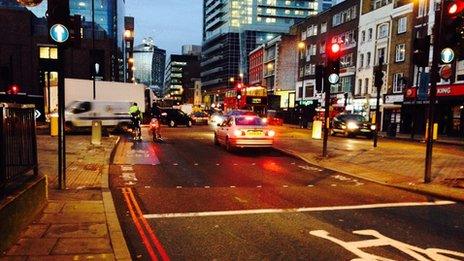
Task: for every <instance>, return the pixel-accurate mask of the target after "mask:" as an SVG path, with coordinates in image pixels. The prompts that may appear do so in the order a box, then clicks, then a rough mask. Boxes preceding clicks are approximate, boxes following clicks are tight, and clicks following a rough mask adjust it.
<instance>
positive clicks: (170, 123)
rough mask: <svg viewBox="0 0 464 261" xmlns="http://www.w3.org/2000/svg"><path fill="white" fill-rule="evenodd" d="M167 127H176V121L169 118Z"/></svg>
mask: <svg viewBox="0 0 464 261" xmlns="http://www.w3.org/2000/svg"><path fill="white" fill-rule="evenodd" d="M169 127H171V128H174V127H176V122H175V121H173V120H171V121H170V122H169Z"/></svg>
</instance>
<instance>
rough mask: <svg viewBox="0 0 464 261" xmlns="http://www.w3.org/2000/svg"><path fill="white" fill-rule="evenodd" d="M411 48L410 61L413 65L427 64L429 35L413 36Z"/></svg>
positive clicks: (425, 65)
mask: <svg viewBox="0 0 464 261" xmlns="http://www.w3.org/2000/svg"><path fill="white" fill-rule="evenodd" d="M413 48H414V52H413V54H412V61H413V63H414V65H416V66H418V67H427V66H429V53H430V36H429V35H427V36H425V37H421V38H415V39H414V43H413Z"/></svg>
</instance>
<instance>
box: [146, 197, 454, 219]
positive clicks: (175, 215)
mask: <svg viewBox="0 0 464 261" xmlns="http://www.w3.org/2000/svg"><path fill="white" fill-rule="evenodd" d="M452 204H456V202H454V201H444V200H443V201H434V202H401V203H381V204H367V205H351V206H330V207H309V208H291V209H248V210H228V211H209V212H186V213H163V214H146V215H143V216H144V217H145V218H146V219H160V218H187V217H214V216H233V215H252V214H278V213H299V212H318V211H337V210H356V209H375V208H398V207H421V206H442V205H452Z"/></svg>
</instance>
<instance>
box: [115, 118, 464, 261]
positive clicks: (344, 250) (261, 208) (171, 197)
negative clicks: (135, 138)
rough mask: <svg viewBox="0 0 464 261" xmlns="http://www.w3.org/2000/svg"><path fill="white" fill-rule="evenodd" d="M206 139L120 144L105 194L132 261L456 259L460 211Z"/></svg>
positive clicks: (191, 133)
mask: <svg viewBox="0 0 464 261" xmlns="http://www.w3.org/2000/svg"><path fill="white" fill-rule="evenodd" d="M212 133H213V132H212V130H211V128H210V127H209V126H205V127H199V126H196V127H193V128H176V129H168V128H164V129H163V135H164V138H165V141H164V142H162V143H156V144H153V143H151V142H149V137H148V136H147V133H146V132H145V133H144V140H145V141H144V142H138V143H133V142H132V141H130V140H129V139H126V138H123V140H122V141H121V143H120V145H119V146H118V148H117V150H116V153H115V156H114V159H113V161H112V164H111V165H110V186H111V190H112V193H113V197H114V200H115V204H116V209H117V212H118V217H119V220H120V222H121V224H122V227H123V231H124V234H125V238H126V240H127V243H128V245H129V249H130V251H131V254H132V257H133V259H138V260H156V259H160V260H168V259H172V260H185V259H193V260H204V259H220V260H223V259H303V260H351V259H355V258H360V259H358V260H387V259H381V258H389V259H393V260H445V259H444V258H445V257H449V258H451V257H452V258H454V259H455V260H464V237H463V236H462V235H464V219H463V218H462V217H463V216H464V207H463V205H462V204H459V203H455V202H451V201H445V200H440V199H436V198H432V197H429V196H425V195H420V194H415V193H411V192H407V191H403V190H399V189H395V188H390V187H386V186H382V185H378V184H375V183H372V182H369V181H366V180H361V179H357V178H354V177H350V176H347V175H343V174H340V173H336V172H333V171H330V170H326V169H322V168H319V167H317V166H312V165H309V164H307V163H305V162H303V161H301V160H298V159H296V158H293V157H291V156H288V155H285V154H282V153H280V152H278V151H276V150H257V149H254V150H244V151H238V152H234V153H229V152H226V151H225V150H224V148H221V147H216V146H214V145H213V142H212ZM366 142H368V141H366ZM420 257H422V259H420Z"/></svg>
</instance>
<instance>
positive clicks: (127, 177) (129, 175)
mask: <svg viewBox="0 0 464 261" xmlns="http://www.w3.org/2000/svg"><path fill="white" fill-rule="evenodd" d="M121 176H122V179H123V180H124V181H138V180H137V177H136V176H135V173H134V172H123V173H122V174H121Z"/></svg>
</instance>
